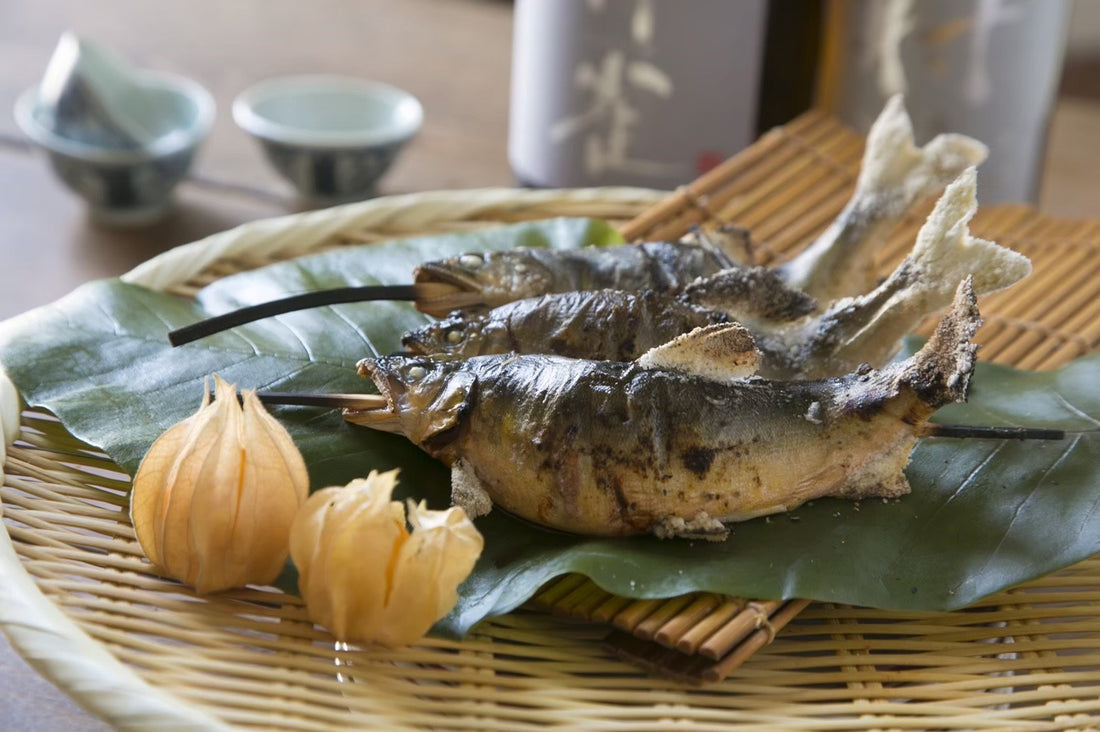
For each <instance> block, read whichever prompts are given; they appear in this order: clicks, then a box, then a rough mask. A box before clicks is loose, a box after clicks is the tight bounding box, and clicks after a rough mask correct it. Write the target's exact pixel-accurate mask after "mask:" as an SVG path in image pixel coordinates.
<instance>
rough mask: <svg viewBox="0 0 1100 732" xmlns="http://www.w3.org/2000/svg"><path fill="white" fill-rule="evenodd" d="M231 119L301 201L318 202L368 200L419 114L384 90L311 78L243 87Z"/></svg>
mask: <svg viewBox="0 0 1100 732" xmlns="http://www.w3.org/2000/svg"><path fill="white" fill-rule="evenodd" d="M233 119H234V120H235V121H236V123H237V125H238V126H240V127H241V129H243V130H244V131H245V132H247V133H249V134H250V135H252V136H253V137H255V138H256V139H257V140H258V141H259V142H260V144H261V145H262V147H263V150H264V153H265V154H266V155H267V158H268V160H269V161H270V162H271V164H272V165H273V166H274V167H275V169H276V170H277V171H278V172H279V173H280V174H281V175H282V176H283V177H284V178H286V179H287V180H288V181H290V183H291V184H292V185H293V186H294V187H295V189H297V191H298V193H299V195H301V196H302V197H303V198H304V199H306V200H307V201H310V202H313V203H322V204H324V203H333V202H338V201H349V200H358V199H362V198H367V197H370V196H371V195H373V194H374V193H375V190H376V185H377V183H378V179H379V178H381V177H382V175H383V174H384V173H385V172H386V170H388V169H389V167H390V164H391V163H392V162H393V160H394V158H395V157H396V156H397V154H398V152H400V150H401V148H402V147H404V145H405V143H407V142H408V141H409V140H410V139H412V137H413V136H414V135H415V134H416V133H417V131H418V130H419V129H420V126H421V124H422V122H423V119H424V111H423V108H422V107H421V106H420V102H419V101H417V99H416V97H414V96H412V95H411V94H409V93H408V92H405V91H402V90H401V89H398V88H396V87H393V86H389V85H387V84H381V83H378V82H373V81H366V80H363V79H355V78H350V77H343V76H326V75H310V76H288V77H282V78H278V79H271V80H268V81H264V82H261V83H259V84H256V85H255V86H252V87H249V88H248V89H246V90H245V91H244V92H242V93H241V94H240V95H239V96H238V97H237V98H236V100H234V102H233Z"/></svg>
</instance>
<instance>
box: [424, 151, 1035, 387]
mask: <svg viewBox="0 0 1100 732" xmlns="http://www.w3.org/2000/svg"><path fill="white" fill-rule="evenodd" d="M975 186H976V175H975V171H974V169H973V168H970V169H968V170H967V171H965V172H964V173H963V175H961V176H960V177H959V179H958V180H956V181H955V182H954V183H952V184H951V185H950V186H948V188H947V191H946V192H945V193H944V195H943V196H942V197H941V198H940V200H939V201H938V202H937V205H936V208H935V210H934V211H933V213H932V215H931V216H930V217H929V219H928V221H926V222H925V224H924V226H923V227H922V228H921V230H920V233H919V234H918V236H917V241H916V245H915V246H914V249H913V252H912V253H911V254H910V255H909V256H908V257H907V258H906V259H905V261H904V262H902V264H901V265H900V266H899V267H898V268H897V269H896V270H895V271H894V272H893V274H891V276H890V277H889V278H887V279H886V281H884V282H883V283H882V284H881V285H879V286H878V287H877V288H875V290H873V291H872V292H871V293H869V294H867V295H862V296H859V297H856V298H844V299H841V300H839V301H837V302H835V303H834V304H833V305H832V306H830V307H829V308H828V309H827V310H826V311H825V312H824V313H819V314H816V315H815V314H813V311H814V310H815V309H816V303H815V301H814V300H813V299H812V298H810V297H808V296H806V295H805V294H804V293H801V292H799V291H798V290H793V289H791V288H790V287H787V286H786V285H785V284H784V283H783V282H782V281H781V280H780V279H779V278H778V277H777V276H776V274H775V273H774V272H773V271H771V270H767V269H764V268H744V269H730V270H724V271H723V272H720V273H718V274H716V275H712V276H710V277H708V278H702V279H700V280H697V281H696V282H694V283H692V284H691V285H689V286H688V287H687V288H686V289H685V290H684V292H682V293H680V294H679V295H673V294H669V293H658V292H645V293H638V292H624V291H620V290H615V291H610V290H601V291H593V292H571V293H563V294H555V295H544V296H542V297H540V298H531V299H527V300H520V301H517V302H513V303H508V304H506V305H502V306H500V307H498V308H494V309H492V310H490V311H487V312H483V313H468V312H456V313H452V314H451V315H450V316H448V317H447V318H445V319H443V320H441V321H437V322H434V323H430V324H428V325H425V326H422V327H420V328H418V329H416V330H414V331H412V332H410V333H408V334H406V336H405V337H404V339H403V340H402V343H403V345H404V346H405V347H406V348H407V349H408V350H409V351H410V352H412V353H415V354H418V355H447V356H452V357H465V358H468V357H470V356H479V355H487V354H493V353H508V352H517V353H551V354H557V355H561V356H570V357H573V358H588V359H603V360H611V361H631V360H634V359H636V358H638V357H639V356H641V355H642V354H643V353H644V352H645V351H647V350H649V349H651V348H654V347H656V346H659V345H661V344H663V343H667V342H668V341H671V340H672V339H674V338H676V337H677V336H679V335H682V334H684V333H687V332H689V331H691V330H693V329H695V328H698V327H703V326H707V325H712V324H716V323H723V322H730V321H737V322H739V323H741V324H742V325H744V326H746V327H747V328H748V330H749V332H751V333H752V335H753V337H754V339H755V343H756V347H757V349H759V350H760V351H761V352H762V359H761V363H760V368H759V374H760V375H761V376H764V377H767V378H784V379H790V378H823V377H826V376H838V375H840V374H844V373H847V372H850V371H853V370H855V369H856V368H857V367H858V366H859V365H860V364H863V363H869V364H871V365H872V366H881V365H882V364H884V363H885V362H886V361H887V360H889V358H890V357H892V356H893V355H894V353H895V352H896V350H897V348H898V345H899V343H900V339H901V337H902V336H903V335H905V334H906V333H908V332H909V331H911V330H912V329H913V328H914V327H915V326H916V325H917V324H918V323H919V322H920V320H921V319H922V318H923V317H924V316H926V315H928V314H930V313H933V312H936V311H938V310H940V309H942V308H944V307H946V306H947V305H949V304H950V302H951V297H952V295H953V293H954V291H955V289H956V288H957V287H958V285H959V283H960V282H962V281H963V279H965V278H966V277H967V276H968V275H973V276H974V287H975V290H976V291H977V292H978V293H979V294H981V293H986V292H991V291H994V290H997V289H1001V288H1003V287H1007V286H1009V285H1011V284H1013V283H1015V282H1016V281H1018V280H1019V279H1021V278H1023V277H1024V276H1026V275H1027V274H1028V272H1029V271H1030V263H1029V262H1028V260H1027V258H1026V257H1024V256H1022V255H1020V254H1017V253H1015V252H1013V251H1011V250H1008V249H1005V248H1003V247H1000V246H998V245H997V244H995V243H993V242H988V241H984V240H982V239H976V238H974V237H972V236H970V234H969V231H968V229H967V223H968V222H969V221H970V219H971V218H972V217H973V215H974V213H975V211H976V210H977V198H976V187H975Z"/></svg>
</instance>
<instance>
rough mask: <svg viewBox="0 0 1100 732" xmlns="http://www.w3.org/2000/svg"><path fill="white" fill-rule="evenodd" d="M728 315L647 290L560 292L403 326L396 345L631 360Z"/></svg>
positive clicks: (442, 351) (441, 351)
mask: <svg viewBox="0 0 1100 732" xmlns="http://www.w3.org/2000/svg"><path fill="white" fill-rule="evenodd" d="M728 320H729V318H728V317H727V316H726V315H725V314H724V313H721V312H718V311H715V310H709V309H706V308H701V307H696V306H694V305H691V304H689V303H686V302H683V301H681V300H680V299H678V298H676V297H675V296H673V295H670V294H667V293H660V292H654V291H652V290H648V291H644V292H624V291H622V290H597V291H592V292H564V293H555V294H550V295H543V296H541V297H534V298H528V299H525V300H518V301H516V302H511V303H506V304H504V305H501V306H499V307H496V308H493V309H492V310H490V311H487V312H484V313H467V312H463V311H459V312H455V313H452V314H450V315H449V316H447V317H446V318H444V319H443V320H440V321H437V322H435V323H429V324H428V325H425V326H422V327H420V328H417V329H416V330H414V331H411V332H409V333H407V334H406V335H405V336H404V337H403V338H402V339H401V344H402V345H403V346H404V347H405V348H406V349H408V350H409V351H411V352H412V353H415V354H418V355H425V356H429V355H446V356H451V357H460V358H469V357H471V356H484V355H489V354H497V353H510V352H513V351H514V352H517V353H552V354H556V355H559V356H568V357H570V358H589V359H596V360H605V361H632V360H633V359H635V358H637V357H638V355H640V354H641V353H644V352H645V351H647V350H649V349H650V348H654V347H656V346H659V345H661V344H662V343H666V342H667V341H670V340H672V339H673V338H675V337H676V336H677V335H680V334H681V333H687V332H689V331H691V330H693V329H695V328H700V327H703V326H707V325H714V324H717V323H724V322H727V321H728Z"/></svg>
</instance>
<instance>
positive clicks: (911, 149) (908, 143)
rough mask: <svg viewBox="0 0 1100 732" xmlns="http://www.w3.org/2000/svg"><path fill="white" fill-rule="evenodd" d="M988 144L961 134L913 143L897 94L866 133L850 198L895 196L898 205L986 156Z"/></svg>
mask: <svg viewBox="0 0 1100 732" xmlns="http://www.w3.org/2000/svg"><path fill="white" fill-rule="evenodd" d="M988 155H989V148H988V147H986V146H985V145H984V144H982V143H981V142H980V141H978V140H975V139H973V138H971V137H967V136H966V135H959V134H954V133H945V134H942V135H937V136H936V137H934V138H932V139H931V140H930V141H929V142H928V143H927V144H926V145H924V147H917V145H916V141H915V139H914V137H913V122H912V120H910V118H909V113H908V112H907V111H906V110H905V101H904V99H903V98H902V96H901V95H900V94H897V95H895V96H894V97H892V98H891V99H890V100H889V101H888V102H887V103H886V106H885V107H884V108H883V110H882V112H881V114H879V116H878V119H876V120H875V123H874V124H873V125H872V126H871V129H870V131H869V132H868V133H867V149H866V151H865V152H864V155H863V163H862V167H861V168H860V175H859V183H858V185H857V186H856V198H858V197H859V196H860V195H861V194H863V195H873V196H875V197H876V198H882V197H883V194H884V193H886V192H887V191H889V192H890V193H889V194H887V195H888V196H889V197H894V198H897V199H898V201H897V205H898V206H899V207H900V208H908V206H909V205H910V204H911V203H912V202H913V201H915V200H916V199H918V198H921V197H923V196H926V195H930V194H932V193H935V192H936V191H938V190H940V189H942V188H943V186H945V185H947V184H948V183H950V182H951V181H952V180H954V179H955V178H956V177H957V176H958V175H959V174H960V173H962V172H963V171H964V170H966V169H967V168H969V167H972V166H975V165H979V164H980V163H982V161H984V160H985V159H986V157H988Z"/></svg>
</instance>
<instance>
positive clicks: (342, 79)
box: [233, 74, 424, 149]
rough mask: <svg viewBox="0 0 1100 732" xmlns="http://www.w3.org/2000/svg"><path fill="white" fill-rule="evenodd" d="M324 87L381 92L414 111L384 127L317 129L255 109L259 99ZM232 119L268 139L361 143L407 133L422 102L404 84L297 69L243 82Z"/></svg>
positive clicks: (418, 119)
mask: <svg viewBox="0 0 1100 732" xmlns="http://www.w3.org/2000/svg"><path fill="white" fill-rule="evenodd" d="M322 90H329V91H336V92H344V93H348V94H350V95H354V96H367V95H370V96H375V97H381V98H382V99H383V100H384V101H387V102H388V103H390V104H391V105H392V106H394V107H396V106H397V105H399V104H402V103H404V104H408V105H410V107H411V108H412V109H413V110H414V114H413V115H412V116H411V117H410V119H409V120H408V121H406V122H405V123H404V124H401V125H394V126H391V127H390V128H388V129H385V130H378V129H361V130H339V131H317V130H303V129H301V128H298V127H294V126H292V125H287V124H283V123H281V122H275V121H273V120H271V119H270V118H268V117H265V116H263V115H261V114H259V113H258V112H257V111H256V106H257V105H258V104H259V103H261V102H264V101H267V100H268V99H272V98H274V97H277V96H283V95H294V94H301V93H303V92H309V91H322ZM233 121H234V122H236V123H237V126H238V127H240V128H241V129H242V130H244V131H245V132H247V133H248V134H250V135H252V136H253V137H256V138H259V139H260V140H264V141H268V142H275V143H280V144H284V145H292V146H296V147H304V148H311V147H312V148H325V149H333V148H362V147H372V146H380V145H387V144H393V143H400V142H405V141H406V140H408V139H410V138H411V137H412V136H413V135H415V134H416V133H417V132H418V131H419V130H420V127H421V125H422V124H423V121H424V107H423V105H421V103H420V100H419V99H417V98H416V97H415V96H413V95H412V94H410V93H409V92H407V91H405V90H404V89H401V88H399V87H396V86H393V85H391V84H386V83H383V82H380V81H373V80H371V79H363V78H359V77H355V76H342V75H339V74H296V75H292V76H278V77H274V78H271V79H266V80H264V81H260V82H257V83H256V84H253V85H252V86H249V87H248V88H246V89H245V90H244V91H242V92H241V93H240V94H238V95H237V97H236V98H235V99H234V100H233Z"/></svg>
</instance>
